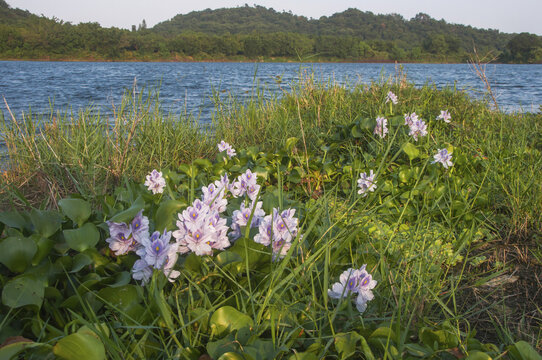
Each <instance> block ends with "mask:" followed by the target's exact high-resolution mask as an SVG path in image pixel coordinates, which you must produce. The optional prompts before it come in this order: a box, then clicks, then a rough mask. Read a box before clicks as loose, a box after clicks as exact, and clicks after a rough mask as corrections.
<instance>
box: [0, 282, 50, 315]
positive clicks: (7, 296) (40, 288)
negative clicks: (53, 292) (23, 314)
mask: <svg viewBox="0 0 542 360" xmlns="http://www.w3.org/2000/svg"><path fill="white" fill-rule="evenodd" d="M44 293H45V285H44V283H43V281H40V280H38V279H36V277H34V276H33V275H28V274H24V275H19V276H17V277H15V278H13V279H11V280H10V281H8V282H7V283H6V285H5V286H4V289H3V290H2V303H3V304H4V305H6V306H9V307H11V308H18V307H21V306H26V305H36V306H37V307H38V308H39V307H41V303H42V302H43V295H44Z"/></svg>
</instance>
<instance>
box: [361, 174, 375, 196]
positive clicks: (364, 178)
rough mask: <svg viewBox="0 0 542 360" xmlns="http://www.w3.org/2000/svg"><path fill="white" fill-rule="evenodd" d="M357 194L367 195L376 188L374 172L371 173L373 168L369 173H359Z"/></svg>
mask: <svg viewBox="0 0 542 360" xmlns="http://www.w3.org/2000/svg"><path fill="white" fill-rule="evenodd" d="M358 187H359V190H358V194H360V195H361V194H363V196H367V193H368V192H369V191H371V192H372V191H375V189H376V180H375V174H374V173H373V170H371V172H370V174H369V175H367V173H364V172H363V173H361V174H359V179H358Z"/></svg>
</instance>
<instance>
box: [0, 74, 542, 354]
mask: <svg viewBox="0 0 542 360" xmlns="http://www.w3.org/2000/svg"><path fill="white" fill-rule="evenodd" d="M291 88H292V90H291V92H285V93H283V94H280V96H277V94H275V95H273V94H265V90H264V89H254V91H253V96H252V97H251V98H250V99H249V100H248V101H246V102H244V103H240V102H239V101H238V100H237V99H235V98H234V97H231V96H228V94H215V96H214V102H215V112H214V113H213V122H212V124H211V125H210V126H209V127H203V126H201V125H200V124H198V122H197V120H196V119H195V118H193V117H190V116H188V117H186V116H184V115H183V116H178V115H174V114H166V113H164V112H163V111H162V109H161V107H160V101H159V98H158V96H157V95H156V93H155V92H153V91H147V92H142V93H140V94H139V95H133V94H132V95H128V96H126V97H125V98H124V100H123V103H122V105H121V107H120V108H118V109H116V112H115V114H114V116H110V117H104V116H100V115H99V114H97V113H95V112H91V111H82V112H80V113H77V114H51V115H49V116H41V115H35V114H28V115H27V117H26V118H24V119H11V118H10V117H9V116H6V114H4V118H3V121H2V123H1V124H2V131H3V133H4V141H5V142H6V145H7V149H8V153H9V163H8V167H7V171H5V172H4V173H3V175H2V177H3V180H4V181H3V182H2V188H1V189H0V191H1V197H0V201H1V203H2V207H3V209H5V210H6V211H7V212H6V213H4V214H3V215H1V216H0V223H2V227H3V228H4V229H3V232H2V234H3V235H2V236H3V238H2V240H0V246H2V244H3V243H4V244H6V243H7V242H8V241H15V240H10V239H12V238H16V237H17V238H24V239H36V240H35V241H37V244H38V248H39V249H41V247H40V246H39V244H41V243H40V241H41V242H45V240H40V239H42V238H47V239H50V240H51V241H52V242H53V243H54V244H55V245H54V247H53V246H51V247H49V249H48V251H45V250H44V252H45V254H44V255H43V257H42V258H41V259H38V260H40V261H37V260H36V259H35V258H32V256H35V255H32V256H31V257H30V259H31V260H35V261H28V264H26V265H25V266H16V265H14V264H11V263H9V261H7V260H2V259H0V260H2V261H0V262H2V264H4V265H3V266H4V267H2V268H0V273H1V274H2V285H3V287H6V286H7V284H8V280H9V279H10V278H12V277H13V276H15V275H16V274H18V273H20V274H22V275H19V276H21V277H24V276H27V275H28V276H37V275H36V274H37V273H43V272H45V273H48V274H49V275H48V277H47V281H46V286H45V293H46V295H45V296H44V297H43V299H42V302H40V304H39V305H40V306H41V308H40V309H39V310H36V309H35V308H32V307H31V306H29V304H22V305H21V304H19V303H16V302H15V303H13V302H9V301H8V302H7V303H6V301H4V302H3V303H4V305H2V306H3V310H6V311H2V313H4V314H7V315H5V316H4V317H3V318H2V319H0V321H1V322H2V325H3V326H4V328H3V329H4V330H2V331H0V335H2V336H3V338H2V339H0V340H3V339H4V338H5V336H7V335H6V334H9V335H23V336H25V337H28V338H30V339H31V340H33V341H36V342H37V343H38V344H39V346H37V348H39V349H41V350H40V351H47V350H48V349H49V347H52V346H53V345H54V346H55V347H56V350H55V351H59V349H61V348H62V346H58V344H59V343H60V344H62V342H61V340H62V339H65V338H67V337H69V336H72V335H74V334H75V332H76V331H80V332H81V331H83V332H85V331H88V329H90V330H91V331H92V333H93V334H95V335H96V334H97V336H98V337H99V341H100V342H101V343H102V344H105V345H106V347H107V348H108V352H107V355H108V356H109V357H110V358H141V357H145V356H147V357H149V356H150V357H154V358H172V357H175V356H178V357H179V358H195V359H197V358H198V357H199V356H205V354H209V355H210V356H211V357H213V358H218V357H219V356H230V357H224V358H232V359H236V358H241V357H239V356H241V355H240V354H243V356H245V358H266V356H267V357H268V358H284V359H296V358H298V359H299V358H303V359H305V358H307V359H312V358H322V357H324V356H337V357H338V358H359V357H366V358H371V356H374V357H376V358H405V357H408V356H410V357H411V358H428V357H437V358H442V357H444V358H462V357H465V356H468V355H471V356H475V355H476V356H481V353H485V354H487V355H488V356H491V357H497V356H500V355H501V354H506V355H507V356H509V357H511V358H517V359H519V358H521V356H523V355H525V354H526V352H528V351H530V350H528V348H527V347H524V345H525V343H522V342H520V343H518V341H520V340H522V341H525V342H527V343H529V344H531V345H532V346H533V348H537V349H538V351H540V350H541V349H542V333H540V326H541V324H542V312H541V311H540V305H539V304H540V303H541V302H542V294H541V293H540V291H539V289H540V278H541V274H542V243H541V239H542V230H541V229H542V184H541V183H540V180H539V178H540V174H541V173H542V158H541V156H540V155H541V154H540V153H541V151H542V143H541V142H540V139H542V136H541V135H542V115H540V114H505V113H501V112H496V111H493V110H491V109H490V107H489V106H488V105H487V104H485V103H483V102H479V101H474V100H472V99H470V98H469V97H468V96H467V95H466V94H465V93H463V92H461V91H458V90H456V89H453V88H446V89H442V90H438V89H436V88H435V87H434V86H432V85H426V86H424V87H422V88H416V87H414V86H413V85H412V84H410V83H409V82H408V81H406V80H405V79H404V78H402V77H396V78H393V79H390V80H389V81H383V82H380V83H373V84H369V85H361V84H351V85H346V86H345V85H337V84H335V83H333V82H332V81H329V82H327V83H320V82H317V81H315V80H314V76H313V75H311V74H308V75H305V76H303V77H302V80H301V81H300V82H298V83H295V84H292V86H291ZM389 91H393V92H394V93H395V94H396V95H397V96H398V98H399V102H398V104H396V105H393V104H392V103H391V102H386V96H387V94H388V92H389ZM267 95H268V96H267ZM445 109H447V110H448V111H449V112H450V114H451V122H450V123H445V122H444V121H442V120H436V117H437V116H438V115H439V114H440V111H441V110H445ZM413 112H415V113H416V114H418V115H419V117H420V118H422V119H424V120H426V122H427V125H428V135H427V136H424V137H420V138H419V139H417V140H415V139H413V138H412V136H411V135H410V134H409V131H408V127H407V126H406V125H404V122H405V119H404V117H403V115H404V114H410V113H413ZM8 115H9V114H8ZM380 116H383V117H386V118H387V119H388V121H389V124H388V125H389V133H388V134H387V136H386V137H385V138H381V137H379V136H377V135H376V134H375V133H374V132H373V129H374V127H375V119H376V118H377V117H380ZM221 140H225V141H227V142H228V143H230V144H232V145H233V146H234V147H235V148H236V149H237V151H238V154H237V155H236V156H235V157H233V158H231V159H229V158H227V157H225V155H224V153H218V150H217V148H216V144H217V143H219V142H220V141H221ZM442 148H447V149H448V151H450V152H452V155H453V158H452V161H453V166H452V167H450V168H444V167H443V166H441V165H440V164H438V163H437V164H434V163H432V160H433V155H434V154H435V153H436V151H437V150H438V149H442ZM152 169H161V170H162V171H163V173H164V176H165V179H166V183H167V185H166V189H167V190H166V192H165V193H164V194H163V195H152V194H151V193H149V191H148V190H146V188H145V187H144V186H143V185H142V184H143V182H144V181H145V175H147V174H148V173H149V171H150V170H152ZM247 169H251V170H252V171H253V172H255V173H256V174H257V175H258V184H259V185H261V190H260V196H261V199H262V201H263V208H264V209H265V211H266V214H270V213H271V209H272V208H280V209H281V210H284V209H286V208H294V209H296V216H298V217H299V235H300V234H302V235H303V236H302V237H301V236H299V235H297V236H295V239H294V240H292V248H291V251H289V252H288V254H287V255H286V257H285V258H283V259H282V260H280V261H278V262H277V261H275V262H273V261H271V254H269V253H268V250H267V249H266V248H265V247H262V246H260V244H256V243H255V242H254V241H253V237H254V233H253V232H250V231H248V230H247V231H246V233H245V237H244V238H243V237H242V238H241V239H240V240H237V241H236V242H235V243H234V245H233V246H232V247H231V248H229V249H226V250H225V251H223V252H218V251H217V252H215V254H214V256H204V257H200V256H195V255H194V254H191V255H188V256H184V255H183V256H181V257H180V258H179V260H178V262H177V266H178V269H179V270H180V273H181V275H180V277H179V278H178V280H177V281H175V282H174V283H173V284H168V283H167V282H166V281H164V280H165V278H164V277H163V275H162V274H161V273H156V272H155V276H154V277H153V279H152V280H151V281H150V283H149V284H147V285H146V286H144V287H139V285H137V286H135V285H133V284H135V282H134V280H130V274H129V271H130V268H131V266H132V264H133V262H134V261H135V258H134V256H135V255H123V256H118V257H117V256H114V255H113V254H112V252H111V250H110V249H109V248H108V244H107V243H106V242H105V239H106V238H107V237H108V236H109V229H108V227H107V225H106V224H105V223H104V221H105V220H109V219H112V218H113V219H117V220H115V221H130V220H131V217H133V215H135V213H136V212H137V211H139V210H140V209H142V210H143V211H144V215H146V216H148V217H149V219H150V227H151V228H154V229H156V230H159V229H160V231H161V229H162V228H163V226H165V227H166V228H167V229H168V230H175V228H176V225H175V221H174V219H176V218H177V215H176V214H177V212H180V211H182V210H183V209H184V208H186V206H188V205H189V204H190V203H191V202H192V201H193V200H194V199H195V198H197V197H199V196H200V194H201V193H200V188H201V187H202V186H206V185H207V184H209V183H211V182H213V181H214V180H217V179H218V178H219V175H223V174H224V173H227V174H229V176H230V179H232V180H233V179H235V178H236V177H237V176H238V175H241V174H243V173H245V171H246V170H247ZM369 170H374V173H375V174H376V185H377V187H376V189H375V191H374V192H369V193H368V194H358V188H357V181H358V179H359V176H360V173H363V172H365V173H367V174H368V173H369ZM74 194H77V195H75V197H74ZM68 196H72V197H74V198H77V199H79V200H81V201H83V200H82V199H84V201H85V203H86V204H88V207H89V211H88V216H86V217H85V218H79V217H77V216H79V215H77V216H75V215H74V210H73V209H72V210H70V209H69V208H68V207H66V205H65V204H66V203H65V202H64V203H63V202H60V203H59V200H60V199H62V198H65V197H68ZM81 206H83V205H81ZM85 206H86V205H85ZM238 207H239V201H238V200H236V199H234V198H229V203H228V208H227V211H226V213H227V214H228V216H233V211H234V210H235V209H238ZM15 209H19V210H21V212H20V213H15V212H13V210H15ZM31 209H34V210H31ZM90 209H92V210H90ZM134 211H135V212H134ZM75 212H76V213H77V214H80V211H79V210H77V211H75ZM6 214H9V215H6ZM16 214H19V215H20V216H19V215H16ZM251 216H253V215H251ZM14 219H17V220H14ZM40 219H49V220H50V219H56V220H54V221H52V222H53V223H54V224H56V225H55V226H53V227H52V228H49V227H48V226H45V227H46V228H47V229H48V231H44V228H43V226H44V225H43V226H42V225H41V224H42V220H40ZM164 219H165V220H164ZM76 220H77V221H76ZM228 221H230V220H228ZM46 222H51V221H46ZM84 227H96V229H97V231H98V233H99V236H98V237H97V238H96V241H95V242H93V243H92V244H86V241H88V240H81V242H79V243H77V244H76V245H74V243H73V242H70V237H71V235H69V234H72V233H70V231H72V232H73V231H78V229H82V228H84ZM0 230H2V229H0ZM253 231H256V230H253ZM37 234H39V236H38V235H37ZM85 239H87V238H85ZM21 241H23V240H21ZM25 241H26V240H25ZM81 244H86V245H88V246H83V247H82V245H81ZM67 255H72V256H79V260H81V259H83V260H81V261H82V263H83V264H84V265H83V266H81V267H80V266H79V265H77V264H76V263H69V264H68V262H69V261H68V260H66V258H67V257H69V256H67ZM23 257H24V256H23ZM87 258H88V260H87ZM6 263H7V264H9V265H10V266H8V265H6ZM50 264H53V265H54V266H53V265H50ZM59 264H60V265H59ZM363 264H367V270H368V271H369V272H370V273H371V274H372V275H373V278H374V279H376V280H377V281H378V284H377V286H376V287H375V289H374V292H375V299H374V300H372V301H370V302H368V307H367V310H366V311H365V312H364V313H359V311H357V310H356V308H355V306H354V303H353V302H352V301H350V299H349V298H347V299H342V300H339V301H336V300H333V299H332V297H330V296H329V295H328V292H327V289H330V288H331V286H332V284H333V283H334V282H336V281H338V280H339V275H340V274H341V273H342V272H343V271H345V270H346V269H347V268H360V267H361V266H362V265H363ZM49 265H50V266H53V267H55V266H56V268H58V267H59V266H60V268H63V269H64V272H67V273H70V274H71V275H70V276H69V277H66V276H63V275H62V273H63V272H62V271H60V272H59V271H57V272H56V273H55V271H53V270H47V271H45V270H44V269H46V268H47V266H49ZM6 266H7V267H6ZM47 269H48V268H47ZM111 277H114V278H115V280H114V281H111V279H110V278H111ZM53 284H54V285H53ZM38 287H39V286H38ZM52 287H54V288H55V289H57V290H58V294H57V293H56V292H54V291H53V290H51V289H50V288H52ZM112 288H113V289H116V288H119V289H122V290H123V291H126V293H129V294H130V296H131V297H133V298H134V301H133V302H130V306H127V305H126V303H125V302H124V303H123V301H126V299H124V298H122V297H121V298H119V296H120V295H118V294H117V293H116V292H115V291H111V290H109V289H112ZM52 293H54V296H53V295H52ZM18 305H21V306H18ZM55 307H56V308H58V310H56V311H54V310H53V309H54V308H55ZM144 309H149V310H146V311H145V310H144ZM23 318H24V319H33V320H28V321H26V320H24V321H23V320H22V319H23ZM236 319H237V320H238V321H236ZM239 319H241V320H239ZM83 325H84V326H86V330H84V329H83V330H81V326H83ZM5 329H8V330H9V331H8V330H5ZM489 343H492V344H495V345H491V344H489ZM55 344H56V345H55ZM232 344H234V345H232ZM102 346H103V345H102ZM53 350H54V349H53ZM36 351H37V350H36ZM228 354H229V355H228ZM235 356H238V357H235ZM250 356H252V357H250ZM533 356H534V355H533Z"/></svg>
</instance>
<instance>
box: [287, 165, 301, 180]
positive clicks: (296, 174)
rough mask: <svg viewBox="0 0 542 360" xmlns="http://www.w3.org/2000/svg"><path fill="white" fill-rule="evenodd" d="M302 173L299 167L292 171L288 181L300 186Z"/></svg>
mask: <svg viewBox="0 0 542 360" xmlns="http://www.w3.org/2000/svg"><path fill="white" fill-rule="evenodd" d="M301 173H302V172H300V171H299V169H298V168H297V167H296V168H294V169H292V171H290V174H289V175H288V181H289V182H291V183H294V184H299V183H300V182H301Z"/></svg>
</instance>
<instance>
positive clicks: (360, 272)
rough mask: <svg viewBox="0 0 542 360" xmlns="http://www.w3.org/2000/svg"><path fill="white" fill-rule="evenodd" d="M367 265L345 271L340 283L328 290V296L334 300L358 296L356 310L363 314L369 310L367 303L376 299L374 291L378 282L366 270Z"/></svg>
mask: <svg viewBox="0 0 542 360" xmlns="http://www.w3.org/2000/svg"><path fill="white" fill-rule="evenodd" d="M366 266H367V264H364V265H363V266H362V267H361V268H359V269H352V268H350V269H348V270H345V271H344V272H343V273H342V274H341V275H340V277H339V281H338V282H336V283H334V284H333V285H332V286H331V289H329V290H328V296H329V297H330V298H332V299H341V298H348V297H349V296H350V294H357V297H356V309H358V311H359V312H360V313H363V312H364V311H365V310H366V309H367V302H368V301H371V300H373V299H374V294H373V291H372V290H373V289H374V288H375V286H376V284H377V281H376V280H374V279H373V277H372V275H371V274H369V273H368V272H367V270H365V268H366Z"/></svg>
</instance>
